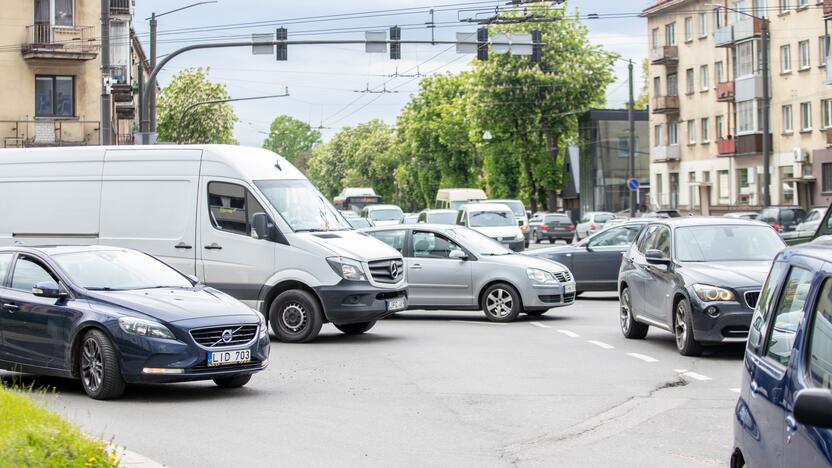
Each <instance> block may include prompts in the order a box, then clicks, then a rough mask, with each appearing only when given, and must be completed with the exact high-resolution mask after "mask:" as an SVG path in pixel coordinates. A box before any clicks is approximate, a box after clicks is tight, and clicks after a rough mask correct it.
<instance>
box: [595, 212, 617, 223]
mask: <svg viewBox="0 0 832 468" xmlns="http://www.w3.org/2000/svg"><path fill="white" fill-rule="evenodd" d="M613 218H615V216H613V215H611V214H597V215H595V222H596V223H606V222H607V221H609V220H611V219H613Z"/></svg>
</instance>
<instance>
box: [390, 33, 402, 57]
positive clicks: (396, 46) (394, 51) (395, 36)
mask: <svg viewBox="0 0 832 468" xmlns="http://www.w3.org/2000/svg"><path fill="white" fill-rule="evenodd" d="M401 40H402V28H400V27H398V26H393V27H392V28H390V60H401V58H402V43H401Z"/></svg>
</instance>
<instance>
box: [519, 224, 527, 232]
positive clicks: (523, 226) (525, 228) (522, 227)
mask: <svg viewBox="0 0 832 468" xmlns="http://www.w3.org/2000/svg"><path fill="white" fill-rule="evenodd" d="M520 230H521V231H528V230H529V225H528V224H524V225H522V226H520Z"/></svg>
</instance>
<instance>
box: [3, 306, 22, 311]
mask: <svg viewBox="0 0 832 468" xmlns="http://www.w3.org/2000/svg"><path fill="white" fill-rule="evenodd" d="M3 309H4V310H7V311H9V312H11V313H15V312H17V311H18V310H20V306H19V305H17V304H3Z"/></svg>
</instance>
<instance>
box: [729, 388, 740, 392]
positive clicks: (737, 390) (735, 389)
mask: <svg viewBox="0 0 832 468" xmlns="http://www.w3.org/2000/svg"><path fill="white" fill-rule="evenodd" d="M729 390H731V391H732V392H734V393H740V389H738V388H731V389H729Z"/></svg>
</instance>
